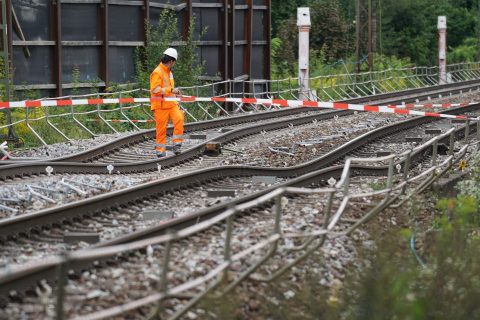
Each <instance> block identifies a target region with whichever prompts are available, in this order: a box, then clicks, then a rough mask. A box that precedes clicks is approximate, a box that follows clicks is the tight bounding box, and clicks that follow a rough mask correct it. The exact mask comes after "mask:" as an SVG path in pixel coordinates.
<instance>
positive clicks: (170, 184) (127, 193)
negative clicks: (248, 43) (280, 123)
mask: <svg viewBox="0 0 480 320" xmlns="http://www.w3.org/2000/svg"><path fill="white" fill-rule="evenodd" d="M478 108H480V105H471V106H469V107H466V108H465V107H463V108H457V109H451V110H448V111H446V113H448V114H455V113H456V112H460V111H462V112H465V111H469V110H476V109H478ZM435 120H436V119H433V118H423V117H422V118H412V119H408V120H404V121H402V122H400V123H394V124H391V125H389V126H385V127H381V128H378V129H375V130H372V131H370V132H368V133H366V134H364V135H362V136H360V137H358V138H356V139H353V140H352V141H350V142H349V143H346V144H344V145H342V146H340V147H338V148H336V149H334V150H332V151H330V152H328V153H326V154H324V155H322V156H320V157H318V158H316V159H314V160H311V161H308V162H306V163H303V164H300V165H297V166H292V167H287V168H268V167H251V166H220V167H214V168H209V169H202V170H198V171H193V172H190V173H185V174H182V175H180V176H175V177H170V178H167V179H161V180H157V181H153V182H149V183H145V184H142V185H139V186H135V187H131V188H128V189H125V190H119V191H115V192H112V193H110V194H105V195H100V196H96V197H93V198H89V199H85V200H82V201H79V202H74V203H71V204H67V205H64V206H61V207H57V208H52V209H46V210H41V211H39V212H35V213H32V214H26V215H22V216H18V217H13V218H9V219H4V220H0V235H2V236H3V237H4V238H5V237H8V236H10V235H13V234H16V233H19V232H22V231H24V230H29V229H30V228H35V227H36V226H38V224H39V225H48V224H50V223H54V222H55V221H56V220H58V219H63V218H66V217H67V216H68V214H67V215H64V213H61V212H63V211H67V212H68V211H69V210H70V208H74V207H75V206H76V205H77V204H78V203H82V204H83V205H85V206H86V207H81V209H79V211H80V212H82V214H85V213H86V212H88V211H89V210H92V209H95V210H98V211H101V210H102V209H103V208H108V207H110V206H118V205H120V204H122V203H128V202H130V201H136V200H135V199H137V198H138V197H139V195H140V194H142V193H143V194H144V196H145V197H148V196H150V195H151V192H152V191H154V192H156V193H157V194H161V193H166V192H172V191H175V190H179V189H181V188H188V187H189V186H190V185H195V184H197V183H201V182H202V181H208V180H210V179H223V178H227V177H237V176H275V177H279V178H291V177H298V176H301V175H304V174H308V173H310V172H312V171H315V170H319V169H322V168H325V167H327V166H329V165H332V164H336V163H339V161H340V162H341V161H342V159H344V158H345V157H346V156H347V155H349V154H351V153H352V152H354V151H356V150H359V149H361V148H363V147H365V146H366V145H367V144H369V143H371V142H372V141H375V140H377V139H380V138H382V137H384V136H387V135H392V134H395V133H397V132H399V131H402V130H407V129H409V128H414V127H418V126H420V125H422V124H425V123H430V122H433V121H435ZM470 126H471V129H470V131H471V132H475V130H476V126H474V125H473V124H472V125H470ZM463 132H464V130H463V129H461V128H460V129H458V135H462V134H463ZM368 154H369V155H371V154H370V153H368ZM147 190H150V191H147ZM132 197H133V198H132ZM73 211H74V210H73ZM58 212H60V213H58ZM77 214H78V213H77ZM73 215H76V214H73ZM33 217H36V218H35V219H33ZM52 218H53V220H50V219H52ZM70 218H72V216H70ZM32 221H35V222H33V223H32ZM40 221H43V223H40Z"/></svg>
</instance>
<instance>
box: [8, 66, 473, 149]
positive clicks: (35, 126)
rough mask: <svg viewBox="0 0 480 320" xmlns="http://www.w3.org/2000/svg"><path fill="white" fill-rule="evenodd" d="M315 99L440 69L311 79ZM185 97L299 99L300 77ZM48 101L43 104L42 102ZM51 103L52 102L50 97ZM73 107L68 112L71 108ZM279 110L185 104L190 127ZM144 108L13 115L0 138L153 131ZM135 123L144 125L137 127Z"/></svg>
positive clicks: (467, 74) (431, 76)
mask: <svg viewBox="0 0 480 320" xmlns="http://www.w3.org/2000/svg"><path fill="white" fill-rule="evenodd" d="M447 71H448V78H449V80H450V81H451V82H459V81H466V80H473V79H478V78H480V63H478V62H477V63H462V64H454V65H449V66H448V67H447ZM309 83H310V88H311V90H312V92H311V93H312V94H311V95H310V96H311V97H313V98H314V99H316V100H321V101H338V100H346V99H352V98H358V97H365V96H370V95H375V94H379V93H388V92H394V91H401V90H406V89H412V88H421V87H429V86H433V85H437V84H438V67H413V68H401V69H387V70H382V71H375V72H365V73H358V74H348V73H345V74H335V75H325V76H318V77H313V78H311V79H309ZM181 89H182V92H183V94H184V95H189V96H204V97H211V96H217V97H255V98H280V99H293V100H298V99H299V86H298V78H288V79H277V80H227V81H221V82H215V83H209V84H205V85H201V86H195V87H185V88H181ZM148 95H149V92H148V90H145V89H136V90H129V91H121V92H115V93H95V94H89V95H76V96H64V97H57V98H53V99H87V98H118V97H145V96H148ZM42 100H45V99H42ZM46 100H50V98H46ZM68 108H69V109H68ZM276 108H280V107H279V106H275V105H253V104H244V103H218V102H211V103H204V102H193V103H185V104H182V109H183V110H184V112H185V116H186V122H196V121H201V120H211V119H216V118H219V117H228V116H231V115H235V114H241V113H247V112H248V113H251V112H262V111H268V110H272V109H276ZM149 109H150V108H149V106H148V105H146V104H128V105H124V104H119V105H114V106H112V105H99V104H97V105H88V106H69V107H41V108H24V109H14V110H12V119H13V120H12V121H13V122H12V123H5V122H6V119H5V118H0V121H1V122H3V123H1V122H0V134H1V133H2V132H8V131H9V130H10V129H12V128H13V129H14V130H15V132H17V133H18V134H19V136H20V138H21V139H22V140H23V141H24V142H25V143H26V146H35V145H38V143H40V144H41V145H45V146H47V145H50V144H52V143H56V142H62V141H71V140H73V139H80V138H92V137H96V136H97V135H99V134H103V133H114V134H116V133H119V132H124V131H132V130H133V131H139V130H144V129H152V128H154V123H153V117H152V113H151V111H150V110H149ZM137 120H141V122H138V121H137Z"/></svg>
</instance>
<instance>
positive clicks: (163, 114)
mask: <svg viewBox="0 0 480 320" xmlns="http://www.w3.org/2000/svg"><path fill="white" fill-rule="evenodd" d="M153 115H154V117H155V123H156V129H157V137H156V145H155V150H156V151H157V152H166V151H167V148H166V147H167V145H166V143H167V125H168V119H172V123H173V143H174V144H179V143H182V142H183V118H184V116H183V111H182V110H180V107H179V106H178V105H177V106H174V107H172V108H168V109H155V110H154V111H153Z"/></svg>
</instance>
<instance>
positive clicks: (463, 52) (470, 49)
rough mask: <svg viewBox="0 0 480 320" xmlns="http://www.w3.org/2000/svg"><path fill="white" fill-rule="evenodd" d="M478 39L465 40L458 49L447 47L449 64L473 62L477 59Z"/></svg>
mask: <svg viewBox="0 0 480 320" xmlns="http://www.w3.org/2000/svg"><path fill="white" fill-rule="evenodd" d="M478 50H479V48H478V39H476V38H467V39H465V40H464V41H463V43H462V44H461V45H459V46H458V47H449V53H448V57H447V61H448V62H449V63H459V62H474V61H476V60H477V58H478Z"/></svg>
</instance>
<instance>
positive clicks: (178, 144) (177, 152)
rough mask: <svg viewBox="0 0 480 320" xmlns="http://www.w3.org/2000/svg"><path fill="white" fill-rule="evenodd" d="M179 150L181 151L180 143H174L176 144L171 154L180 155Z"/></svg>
mask: <svg viewBox="0 0 480 320" xmlns="http://www.w3.org/2000/svg"><path fill="white" fill-rule="evenodd" d="M180 149H182V144H181V143H176V144H174V145H173V153H175V155H177V154H180V153H181V151H180Z"/></svg>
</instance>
